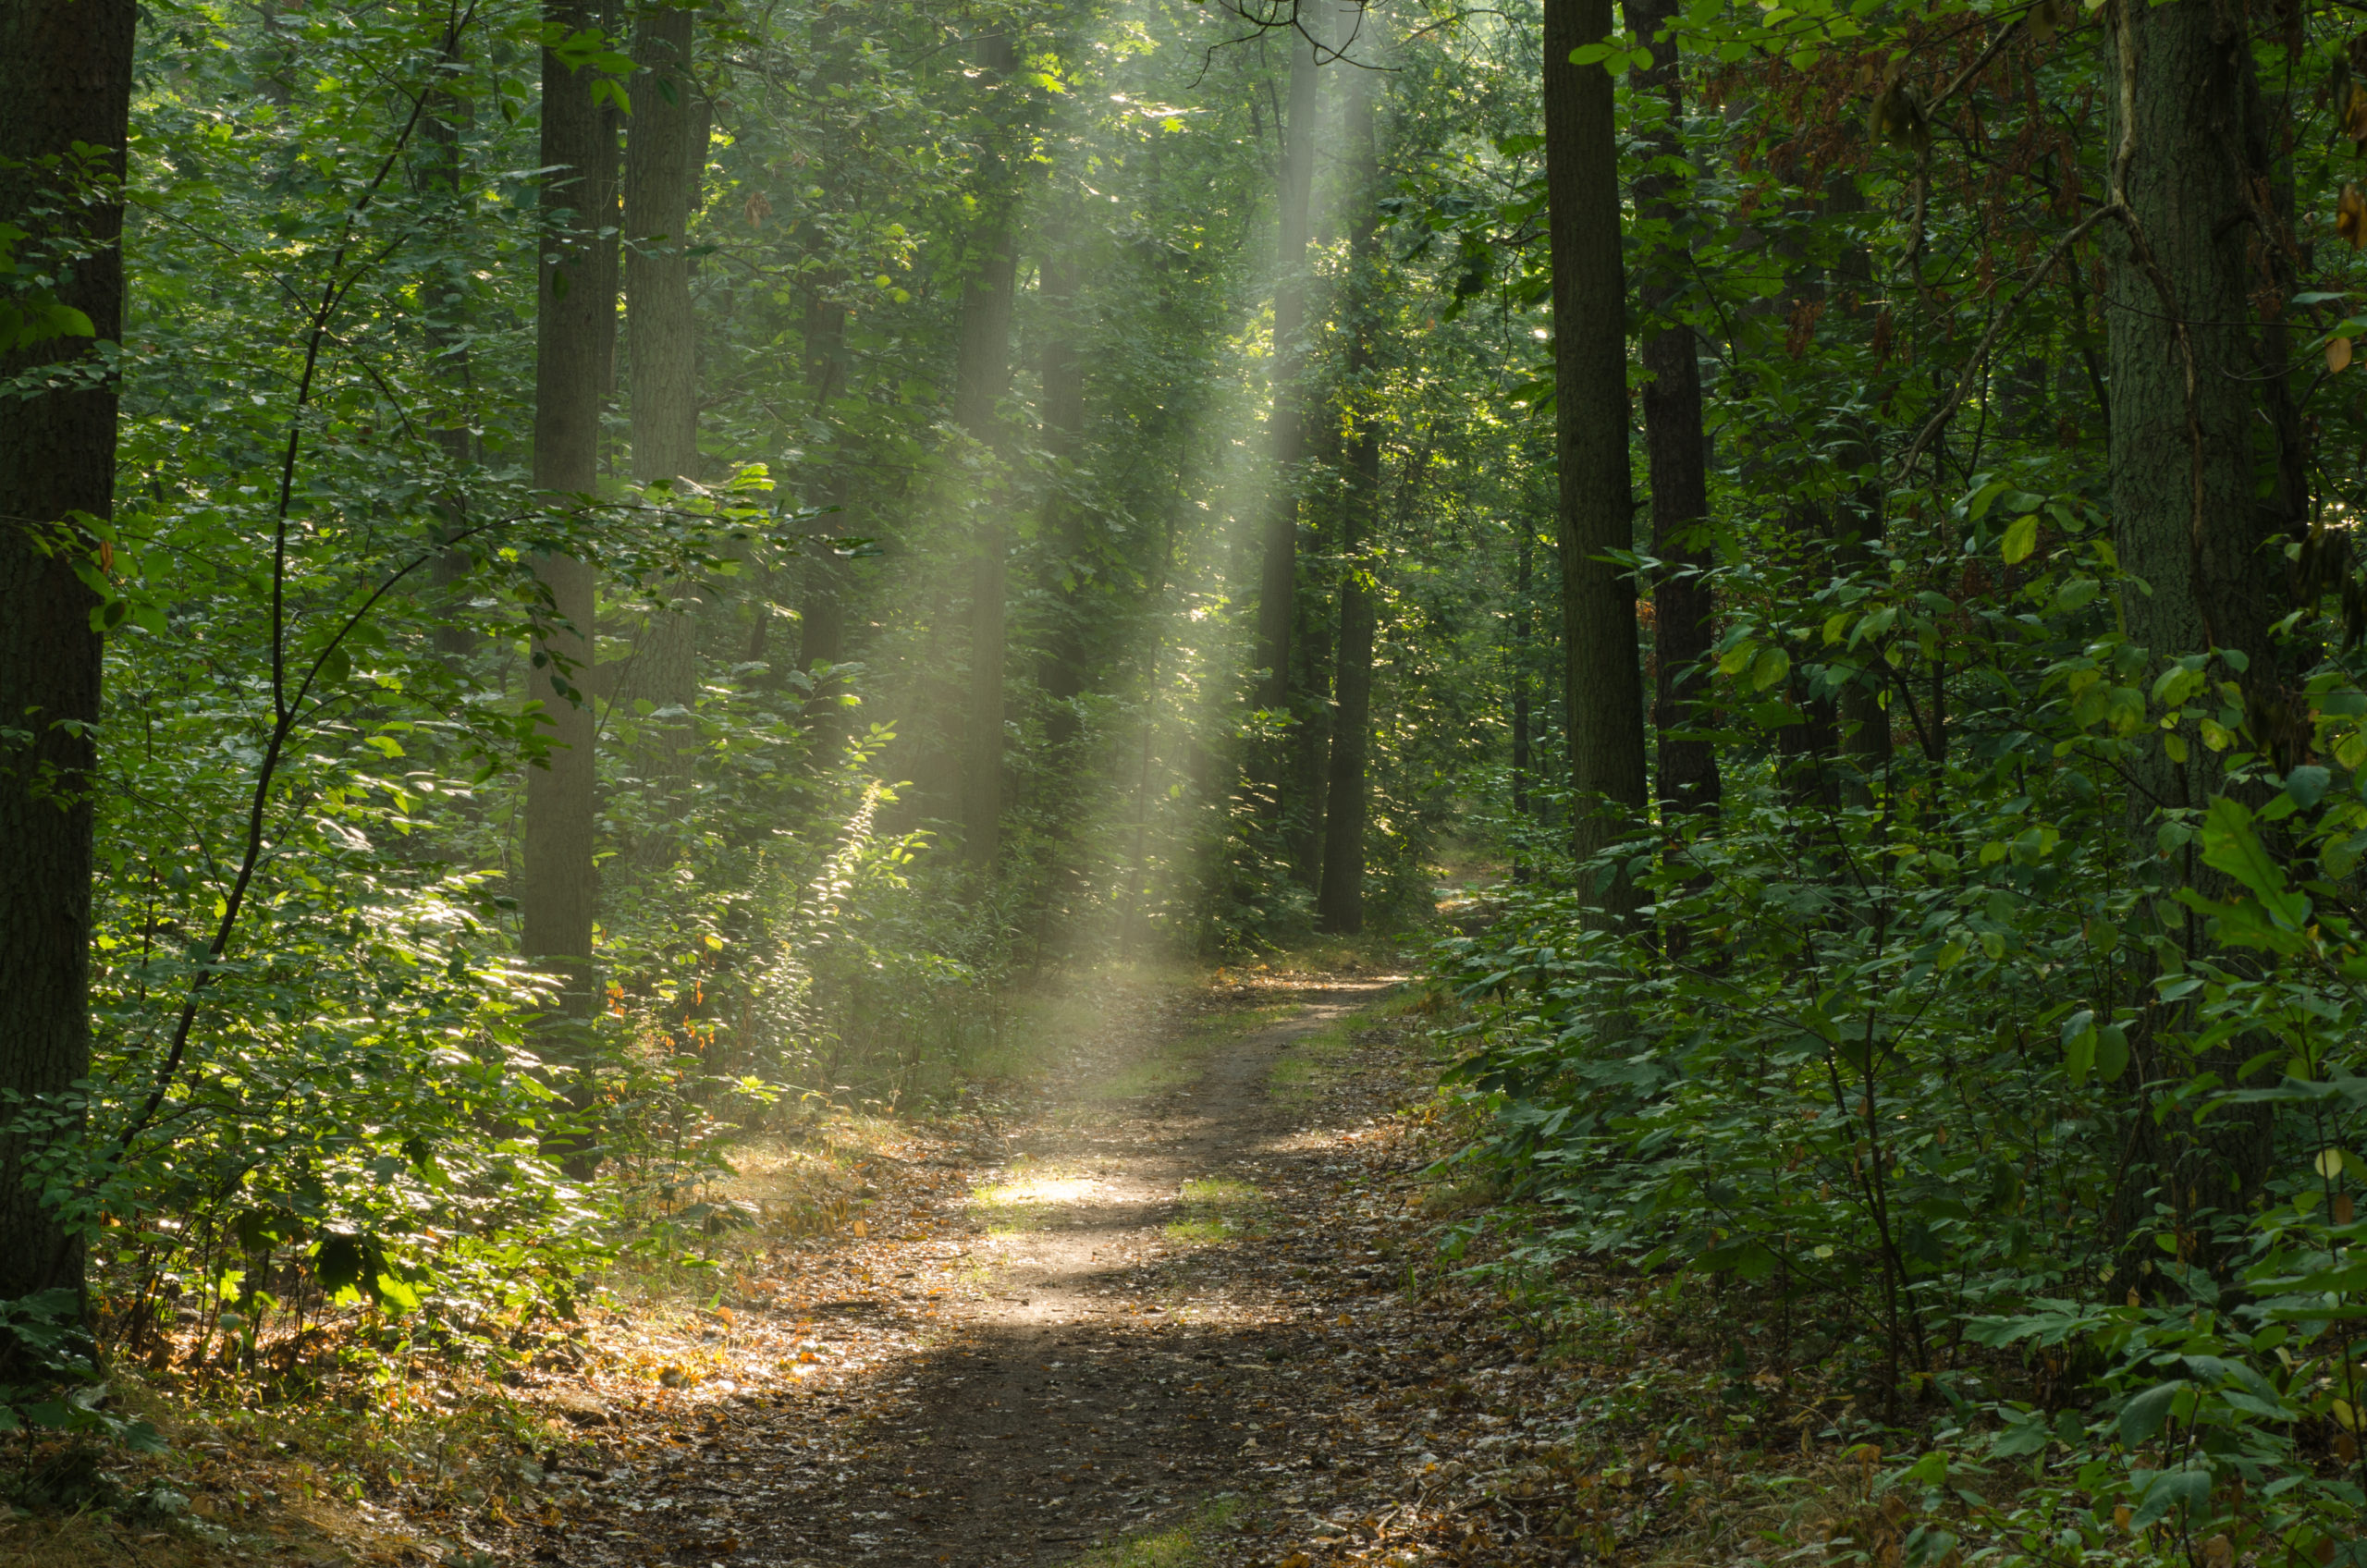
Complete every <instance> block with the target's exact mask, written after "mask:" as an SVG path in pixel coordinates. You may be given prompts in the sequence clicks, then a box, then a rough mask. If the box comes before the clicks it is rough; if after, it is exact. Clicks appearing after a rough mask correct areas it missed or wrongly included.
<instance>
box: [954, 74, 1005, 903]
mask: <svg viewBox="0 0 2367 1568" xmlns="http://www.w3.org/2000/svg"><path fill="white" fill-rule="evenodd" d="M977 59H978V63H979V66H980V67H981V68H982V70H983V72H984V85H985V87H986V89H987V92H988V94H989V98H988V101H987V106H986V114H987V120H988V125H987V135H986V148H987V150H986V153H985V156H984V159H983V161H982V164H981V166H980V169H979V178H978V184H977V189H978V192H979V201H980V202H981V204H982V206H983V207H984V209H985V211H984V212H983V213H982V214H981V215H980V217H979V219H978V226H977V227H976V228H975V230H974V231H973V239H972V241H971V244H972V251H973V258H972V262H973V265H972V270H971V272H970V274H969V276H968V278H967V280H966V281H965V282H964V284H963V289H962V311H961V322H960V327H959V332H960V337H959V340H958V343H957V349H956V360H955V366H954V386H953V423H955V424H957V425H959V426H960V427H961V428H962V430H963V433H964V434H965V435H968V436H969V437H970V438H971V439H972V440H974V441H975V442H977V443H978V444H979V445H981V446H982V447H985V448H986V449H987V461H988V463H989V464H1000V460H1001V459H1002V457H1003V455H1004V453H1003V446H1004V443H1003V440H1002V435H1003V432H1002V430H1001V426H1000V420H999V418H998V415H997V412H996V410H997V407H998V405H999V404H1000V402H1001V400H1002V397H1003V394H1004V393H1005V392H1006V391H1007V390H1009V388H1010V386H1011V316H1012V297H1013V295H1014V294H1015V293H1016V291H1017V288H1018V281H1019V250H1018V243H1017V241H1018V227H1019V190H1018V180H1017V171H1016V169H1015V167H1014V166H1013V165H1014V159H1013V157H1012V149H1011V148H1010V147H1009V146H1007V145H1006V142H1007V141H1009V139H1010V136H1011V133H1012V128H1013V121H1014V120H1015V118H1016V116H1015V115H1014V113H1013V111H1012V107H1011V105H1010V104H1007V103H1006V102H1004V101H1002V100H1001V99H1000V97H999V96H997V95H996V94H997V93H998V90H1000V91H1001V92H1009V91H1011V90H1012V84H1011V81H1010V78H1011V76H1012V72H1013V71H1014V70H1016V69H1017V67H1018V64H1019V53H1018V51H1017V50H1016V49H1015V48H1014V47H1013V46H1012V41H1011V39H1010V38H1009V37H1008V36H1006V35H1004V34H1001V33H991V34H988V35H987V37H985V38H983V39H981V40H980V41H979V46H978V52H977ZM973 530H974V540H975V555H974V557H972V561H971V570H970V689H969V700H968V703H967V704H966V707H967V711H966V714H965V716H964V722H963V745H962V752H963V755H962V850H963V856H964V857H965V858H966V859H968V860H969V861H970V863H971V864H974V865H977V866H981V867H984V866H991V865H992V864H994V862H995V857H996V854H997V852H998V851H999V850H1000V847H1001V837H1002V752H1003V698H1002V680H1003V647H1004V618H1005V616H1006V614H1007V613H1008V611H1007V606H1006V605H1005V603H1004V600H1005V593H1006V583H1005V581H1004V579H1005V575H1006V572H1007V570H1008V557H1009V554H1010V547H1011V546H1010V533H1009V529H1008V528H1007V527H1006V525H1005V521H1004V519H1003V515H1002V496H1001V486H1000V484H994V485H993V486H992V493H991V494H989V495H987V496H985V497H983V505H981V506H980V507H979V508H978V510H977V512H976V514H975V522H974V524H973Z"/></svg>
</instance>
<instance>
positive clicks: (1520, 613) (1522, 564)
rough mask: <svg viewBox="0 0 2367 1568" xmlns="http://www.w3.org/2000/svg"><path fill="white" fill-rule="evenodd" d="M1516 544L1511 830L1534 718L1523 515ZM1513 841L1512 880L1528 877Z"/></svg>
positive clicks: (1529, 562) (1520, 805)
mask: <svg viewBox="0 0 2367 1568" xmlns="http://www.w3.org/2000/svg"><path fill="white" fill-rule="evenodd" d="M1519 526H1520V543H1519V544H1518V545H1517V546H1516V554H1515V557H1514V566H1513V669H1512V677H1513V820H1514V821H1515V823H1516V824H1518V826H1517V827H1516V828H1515V832H1521V833H1526V832H1527V830H1528V815H1529V806H1528V786H1529V779H1530V777H1531V775H1530V771H1529V770H1530V768H1531V767H1532V766H1534V765H1533V764H1532V763H1531V762H1530V760H1529V740H1530V736H1531V735H1532V734H1533V732H1534V731H1533V729H1532V728H1531V727H1532V726H1533V725H1534V723H1535V719H1534V718H1533V717H1531V715H1530V713H1529V702H1530V697H1529V685H1528V678H1529V665H1530V661H1531V660H1532V659H1533V658H1534V657H1535V656H1536V655H1534V654H1533V653H1532V652H1531V650H1530V644H1531V643H1533V642H1534V641H1535V640H1536V635H1537V633H1536V629H1535V627H1534V626H1533V625H1532V624H1531V619H1530V618H1531V616H1532V614H1533V613H1534V612H1533V611H1532V609H1531V608H1530V606H1529V602H1528V594H1529V587H1530V583H1531V581H1532V579H1533V578H1534V577H1535V575H1536V566H1537V527H1536V525H1535V524H1534V523H1532V522H1531V521H1529V520H1528V519H1527V518H1526V517H1524V518H1522V519H1521V520H1520V525H1519ZM1517 842H1518V841H1517V840H1515V849H1514V851H1513V880H1514V881H1515V882H1525V881H1527V880H1528V866H1527V863H1526V862H1525V861H1524V860H1523V859H1522V858H1521V854H1520V851H1519V849H1518V847H1517Z"/></svg>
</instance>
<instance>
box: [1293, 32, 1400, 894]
mask: <svg viewBox="0 0 2367 1568" xmlns="http://www.w3.org/2000/svg"><path fill="white" fill-rule="evenodd" d="M1358 63H1359V65H1362V64H1364V63H1365V62H1362V61H1359V62H1358ZM1379 87H1380V84H1379V82H1378V81H1377V80H1375V79H1374V77H1373V74H1372V72H1371V71H1370V70H1368V69H1358V70H1356V71H1355V73H1354V74H1353V75H1352V76H1351V77H1350V78H1349V79H1348V104H1347V124H1346V126H1345V128H1344V134H1345V140H1346V141H1347V144H1348V148H1349V153H1350V156H1351V157H1352V158H1353V160H1354V164H1353V166H1352V169H1351V172H1350V194H1349V197H1348V202H1347V205H1348V212H1349V217H1348V258H1349V283H1348V290H1349V292H1348V309H1349V310H1350V312H1353V315H1354V321H1353V324H1352V325H1351V327H1350V332H1351V337H1350V338H1349V348H1348V366H1347V369H1348V375H1347V382H1348V385H1347V394H1348V396H1349V398H1352V399H1353V400H1354V406H1355V435H1353V436H1352V437H1351V438H1350V441H1349V446H1348V461H1347V465H1346V467H1347V481H1348V484H1347V495H1346V496H1345V497H1344V498H1343V505H1342V507H1341V508H1340V559H1341V562H1342V570H1341V573H1340V631H1339V637H1338V642H1337V643H1336V646H1335V654H1334V659H1335V662H1334V664H1333V666H1332V676H1331V695H1332V710H1331V777H1330V778H1329V780H1328V781H1327V790H1326V793H1327V795H1328V799H1327V800H1326V802H1325V803H1324V812H1323V877H1322V883H1321V886H1320V887H1319V888H1318V891H1317V894H1316V918H1317V922H1318V925H1321V927H1322V928H1323V929H1324V930H1326V931H1329V932H1332V933H1335V934H1337V935H1342V936H1351V935H1354V934H1355V933H1356V932H1359V931H1362V930H1363V929H1364V928H1365V823H1366V819H1367V807H1368V801H1367V793H1366V789H1365V764H1366V756H1367V752H1368V751H1369V749H1370V745H1371V741H1372V631H1373V594H1372V590H1371V589H1370V588H1369V587H1367V585H1366V584H1367V576H1368V575H1369V571H1370V568H1369V566H1368V565H1367V562H1366V561H1365V559H1364V558H1363V557H1364V546H1365V545H1366V543H1367V541H1368V540H1370V539H1371V538H1372V537H1373V536H1374V535H1375V534H1376V533H1378V532H1379V530H1378V528H1377V526H1376V524H1377V523H1378V521H1379V518H1380V413H1379V411H1378V410H1377V409H1376V408H1375V406H1374V403H1375V394H1376V391H1377V388H1376V387H1375V386H1373V381H1374V363H1375V358H1376V356H1375V353H1374V342H1373V339H1374V337H1376V335H1377V334H1378V333H1379V330H1380V325H1379V321H1378V317H1379V315H1380V292H1381V279H1380V132H1379V128H1378V124H1377V120H1378V108H1379V99H1380V91H1379ZM1407 483H1409V484H1411V483H1412V476H1411V475H1408V477H1407Z"/></svg>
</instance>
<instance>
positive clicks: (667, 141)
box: [624, 5, 707, 774]
mask: <svg viewBox="0 0 2367 1568" xmlns="http://www.w3.org/2000/svg"><path fill="white" fill-rule="evenodd" d="M695 20H696V14H695V13H694V12H692V11H689V10H685V9H681V8H680V7H677V6H667V5H657V6H652V7H651V8H650V9H648V10H645V11H644V12H643V13H642V14H641V18H640V19H639V21H638V22H637V23H636V24H635V25H634V29H633V43H632V56H633V59H634V61H635V63H636V64H638V65H639V66H640V67H641V69H640V70H639V71H638V72H637V73H636V74H635V75H634V77H633V84H632V124H631V125H630V127H629V128H628V129H627V135H626V141H625V182H624V183H625V190H624V198H625V205H624V211H625V224H624V229H625V254H624V276H625V333H626V346H627V349H628V350H629V352H628V354H627V363H628V366H629V374H628V381H627V387H626V393H627V398H628V399H629V406H630V408H631V410H632V476H633V478H634V479H635V480H637V481H639V482H640V483H641V484H659V483H664V484H673V485H677V486H679V484H680V482H681V481H682V480H684V479H695V478H697V476H698V466H699V390H698V325H697V323H696V322H695V321H693V319H692V314H691V257H690V249H689V240H688V236H687V234H686V232H685V231H686V230H687V229H688V228H689V227H690V222H691V214H692V213H693V212H694V211H696V210H697V207H698V191H699V179H700V177H701V175H702V174H704V173H705V168H706V140H707V104H706V100H705V97H704V96H702V95H701V94H700V92H699V91H698V88H697V84H696V82H695V81H694V80H693V76H692V68H691V67H692V40H693V24H694V22H695ZM695 594H696V590H695V588H694V586H693V584H691V583H688V582H670V583H667V584H664V585H662V586H661V587H660V589H659V596H660V597H661V598H663V599H664V600H666V602H667V605H668V606H670V607H660V608H657V609H654V610H652V611H651V612H650V617H649V621H648V624H647V625H646V626H645V627H644V630H643V633H642V635H641V637H640V638H639V639H638V642H637V645H636V647H635V649H634V652H633V665H632V692H633V694H635V695H636V696H640V697H644V698H646V699H648V700H649V701H650V702H651V703H653V704H656V706H657V707H658V708H659V709H661V710H663V709H668V708H681V709H684V710H688V709H689V708H690V707H691V706H692V705H693V704H695V703H696V702H697V701H698V620H697V618H696V617H695V616H693V614H692V613H691V611H692V608H693V603H694V600H695ZM692 733H693V730H692V727H691V726H690V725H689V724H688V723H687V722H685V721H676V722H672V723H661V724H660V726H659V727H658V734H659V735H660V736H661V737H663V739H662V740H661V741H659V747H660V749H661V750H662V751H663V752H664V753H665V754H664V755H662V756H660V757H659V758H657V759H656V766H657V767H658V770H659V771H660V772H662V773H667V774H674V773H678V772H680V771H681V769H682V765H683V763H684V762H685V760H686V756H685V753H684V750H683V748H684V746H685V745H686V743H687V742H688V741H689V740H690V738H691V735H692Z"/></svg>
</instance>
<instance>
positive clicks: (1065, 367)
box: [1036, 246, 1087, 746]
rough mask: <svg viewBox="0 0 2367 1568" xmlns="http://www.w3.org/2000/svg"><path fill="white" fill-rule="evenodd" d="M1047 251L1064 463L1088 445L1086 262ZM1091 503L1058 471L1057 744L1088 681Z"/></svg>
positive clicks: (1051, 400)
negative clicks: (1080, 302) (1080, 500)
mask: <svg viewBox="0 0 2367 1568" xmlns="http://www.w3.org/2000/svg"><path fill="white" fill-rule="evenodd" d="M1062 249H1065V247H1064V246H1054V247H1051V248H1049V249H1048V250H1047V251H1046V253H1045V256H1044V264H1043V272H1042V275H1041V276H1040V278H1039V279H1038V282H1037V285H1036V296H1037V298H1038V300H1040V301H1041V302H1042V304H1043V307H1044V311H1045V313H1046V314H1047V315H1049V317H1050V318H1051V320H1050V331H1049V336H1048V337H1046V338H1045V340H1044V357H1043V365H1042V373H1041V374H1042V378H1043V409H1042V419H1043V443H1044V451H1045V454H1046V455H1047V456H1048V457H1050V458H1052V459H1055V460H1056V461H1057V462H1058V463H1059V464H1060V465H1061V466H1062V467H1065V466H1067V465H1068V464H1070V463H1073V462H1074V461H1075V460H1076V458H1077V455H1078V453H1079V451H1080V450H1081V449H1082V448H1083V447H1084V444H1085V346H1084V344H1083V342H1082V341H1080V335H1079V332H1078V328H1077V324H1076V322H1075V321H1074V319H1073V317H1074V314H1075V311H1076V303H1077V286H1078V283H1079V282H1080V280H1081V277H1082V274H1083V271H1084V269H1083V268H1082V267H1080V266H1079V265H1078V264H1077V263H1076V261H1075V260H1074V258H1073V257H1071V256H1067V255H1061V254H1056V253H1054V252H1055V251H1059V250H1062ZM1043 532H1044V538H1045V539H1046V541H1047V542H1048V543H1049V545H1050V546H1051V549H1050V568H1051V576H1052V581H1051V582H1049V584H1047V592H1046V597H1047V598H1048V599H1049V601H1050V602H1051V604H1052V606H1053V610H1052V613H1053V615H1054V616H1055V617H1057V618H1058V619H1057V620H1056V621H1055V623H1054V624H1053V626H1052V629H1051V637H1050V640H1049V647H1048V648H1047V650H1046V652H1045V655H1044V662H1043V666H1042V671H1041V674H1040V676H1039V680H1041V682H1042V685H1043V688H1044V695H1045V697H1046V698H1047V699H1049V703H1050V704H1051V714H1050V717H1049V720H1048V721H1047V723H1046V726H1045V730H1046V735H1047V737H1048V738H1049V740H1050V741H1051V743H1052V744H1053V745H1055V746H1058V745H1061V744H1063V743H1065V742H1067V741H1071V740H1073V739H1074V738H1075V736H1076V732H1077V713H1076V707H1075V701H1076V698H1077V697H1078V695H1079V694H1080V693H1082V692H1084V691H1085V625H1084V619H1083V618H1084V614H1085V611H1084V598H1083V594H1084V592H1085V583H1086V582H1087V576H1086V566H1087V563H1086V562H1085V552H1086V548H1087V540H1086V537H1085V508H1082V507H1079V506H1078V505H1077V504H1076V503H1075V502H1074V501H1073V500H1072V499H1070V497H1069V496H1068V495H1067V493H1066V492H1065V491H1064V490H1062V489H1061V479H1060V476H1059V475H1058V474H1057V473H1056V474H1055V475H1054V477H1053V479H1052V482H1051V484H1050V487H1049V489H1048V490H1047V491H1046V493H1045V496H1044V518H1043Z"/></svg>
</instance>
